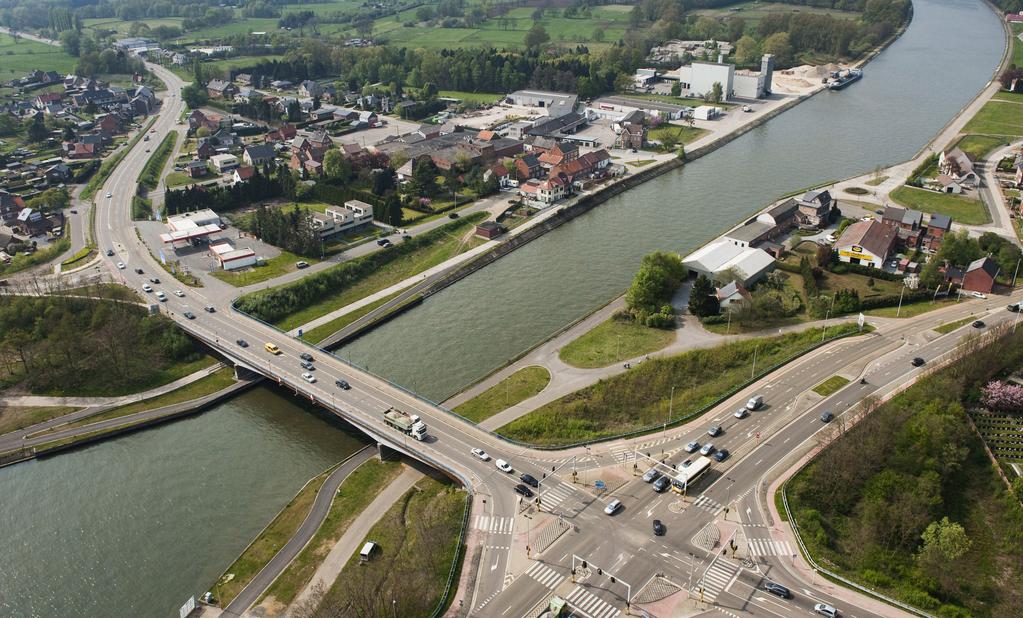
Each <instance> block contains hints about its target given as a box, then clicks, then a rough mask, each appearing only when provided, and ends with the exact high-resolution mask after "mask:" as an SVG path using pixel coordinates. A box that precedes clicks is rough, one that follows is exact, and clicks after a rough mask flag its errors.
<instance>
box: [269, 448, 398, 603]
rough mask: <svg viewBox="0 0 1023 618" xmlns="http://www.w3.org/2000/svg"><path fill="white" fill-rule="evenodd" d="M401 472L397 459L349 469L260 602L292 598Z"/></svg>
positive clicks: (286, 601) (377, 461) (292, 599)
mask: <svg viewBox="0 0 1023 618" xmlns="http://www.w3.org/2000/svg"><path fill="white" fill-rule="evenodd" d="M400 473H401V464H399V463H398V462H393V461H392V462H381V461H379V460H376V459H371V460H369V461H367V462H366V463H364V464H362V465H361V466H359V467H358V468H357V469H356V470H355V471H354V472H352V473H351V474H350V475H349V476H348V478H346V479H345V481H344V482H343V483H341V486H340V487H339V488H338V491H337V495H335V496H334V501H333V502H332V503H331V505H330V511H329V512H328V513H327V517H326V518H325V519H324V520H323V524H321V525H320V528H319V530H317V531H316V534H314V535H313V538H312V539H310V541H309V544H308V545H306V546H305V548H304V549H303V550H302V551H301V552H299V554H298V555H297V556H295V559H294V560H292V561H291V564H289V565H288V568H286V569H285V570H284V572H283V573H281V575H280V577H278V578H277V580H276V581H275V582H274V583H273V584H272V585H271V586H270V588H269V589H267V591H266V593H265V594H264V595H263V597H262V598H261V599H260V602H262V601H263V599H269V600H270V601H271V604H272V605H274V606H277V605H282V606H283V605H287V604H289V603H291V602H292V601H294V600H295V597H297V596H298V593H299V592H301V591H302V589H303V588H304V587H305V586H306V585H307V584H308V583H309V581H310V580H311V579H312V578H313V574H315V573H316V569H317V568H318V567H319V566H320V564H321V563H322V562H323V560H324V559H325V558H326V557H327V554H329V553H330V550H331V548H332V547H334V545H335V544H336V543H337V542H338V541H339V540H340V539H341V537H342V536H343V535H344V533H345V531H346V530H348V527H349V526H350V525H351V524H352V522H353V521H355V518H356V517H358V516H359V513H361V512H362V511H363V510H364V509H365V508H366V507H367V506H368V505H369V503H370V502H372V501H373V500H374V499H375V498H376V496H377V494H378V493H379V492H380V491H381V490H382V489H383V488H384V487H386V486H387V485H388V484H389V483H390V482H391V481H392V480H394V479H395V478H396V477H397V476H398V475H399V474H400Z"/></svg>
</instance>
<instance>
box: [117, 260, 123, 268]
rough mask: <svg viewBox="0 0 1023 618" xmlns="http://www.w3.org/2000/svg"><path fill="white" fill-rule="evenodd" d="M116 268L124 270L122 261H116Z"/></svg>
mask: <svg viewBox="0 0 1023 618" xmlns="http://www.w3.org/2000/svg"><path fill="white" fill-rule="evenodd" d="M117 268H118V269H120V270H124V262H118V263H117Z"/></svg>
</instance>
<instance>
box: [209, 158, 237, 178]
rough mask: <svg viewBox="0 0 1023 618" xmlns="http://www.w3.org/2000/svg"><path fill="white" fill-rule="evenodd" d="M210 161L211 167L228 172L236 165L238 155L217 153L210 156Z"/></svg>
mask: <svg viewBox="0 0 1023 618" xmlns="http://www.w3.org/2000/svg"><path fill="white" fill-rule="evenodd" d="M210 161H211V162H212V163H213V167H215V168H217V171H218V172H220V173H221V174H223V173H224V172H230V171H231V170H233V169H234V168H236V167H238V157H236V156H234V155H233V154H218V155H213V156H212V157H210Z"/></svg>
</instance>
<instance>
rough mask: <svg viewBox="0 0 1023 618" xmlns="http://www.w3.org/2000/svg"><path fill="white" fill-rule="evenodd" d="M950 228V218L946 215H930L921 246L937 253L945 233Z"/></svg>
mask: <svg viewBox="0 0 1023 618" xmlns="http://www.w3.org/2000/svg"><path fill="white" fill-rule="evenodd" d="M951 230H952V219H951V218H950V217H949V216H948V215H937V214H934V215H931V218H930V220H929V221H928V222H927V231H926V233H925V234H924V237H923V248H924V250H926V251H930V252H932V253H937V251H938V249H940V248H941V243H942V242H943V241H944V240H945V235H946V234H948V233H949V232H950V231H951Z"/></svg>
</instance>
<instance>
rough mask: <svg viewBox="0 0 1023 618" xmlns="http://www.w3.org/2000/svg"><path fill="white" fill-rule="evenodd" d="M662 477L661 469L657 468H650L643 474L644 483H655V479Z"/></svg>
mask: <svg viewBox="0 0 1023 618" xmlns="http://www.w3.org/2000/svg"><path fill="white" fill-rule="evenodd" d="M660 477H661V472H660V470H658V469H657V468H650V469H649V470H647V471H646V473H645V474H644V475H643V482H644V483H653V482H654V481H656V480H657V479H659V478H660Z"/></svg>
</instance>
